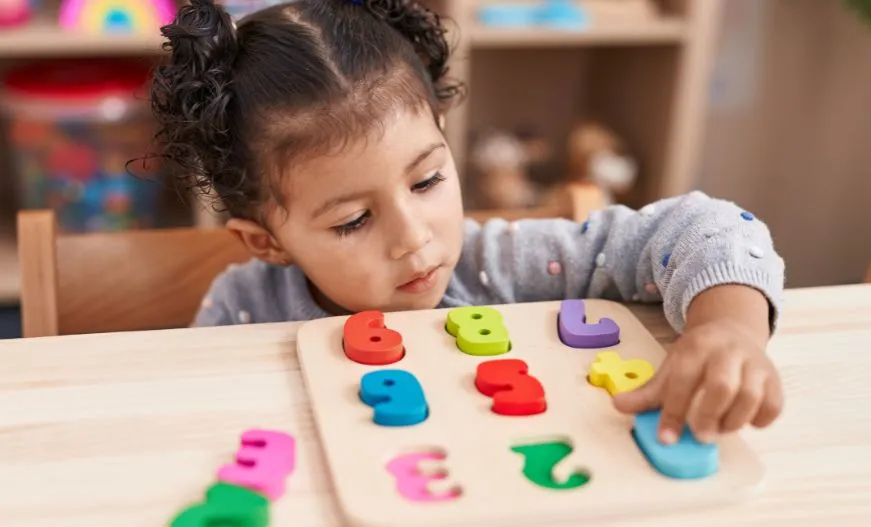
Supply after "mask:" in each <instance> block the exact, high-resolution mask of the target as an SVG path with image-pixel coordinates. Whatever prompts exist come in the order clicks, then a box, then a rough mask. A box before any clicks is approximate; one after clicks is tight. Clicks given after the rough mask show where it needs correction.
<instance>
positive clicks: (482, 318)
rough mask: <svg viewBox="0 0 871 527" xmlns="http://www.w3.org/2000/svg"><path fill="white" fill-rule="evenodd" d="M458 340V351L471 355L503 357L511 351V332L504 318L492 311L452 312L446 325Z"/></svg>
mask: <svg viewBox="0 0 871 527" xmlns="http://www.w3.org/2000/svg"><path fill="white" fill-rule="evenodd" d="M445 329H446V330H447V332H448V333H450V334H451V335H453V336H454V337H456V338H457V347H459V348H460V351H462V352H463V353H466V354H468V355H477V356H485V355H486V356H489V355H502V354H503V353H508V352H509V351H511V341H510V339H509V338H508V329H507V328H506V327H505V326H504V325H503V324H502V314H501V313H500V312H499V311H497V310H495V309H493V308H492V307H474V306H467V307H458V308H455V309H452V310H450V311H448V321H447V324H446V325H445Z"/></svg>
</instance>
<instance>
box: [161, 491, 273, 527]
mask: <svg viewBox="0 0 871 527" xmlns="http://www.w3.org/2000/svg"><path fill="white" fill-rule="evenodd" d="M218 525H228V526H230V525H232V526H234V527H266V526H267V525H269V500H268V499H267V498H266V496H263V495H262V494H260V493H258V492H255V491H252V490H249V489H247V488H244V487H239V486H237V485H231V484H229V483H215V484H214V485H212V486H211V487H209V490H208V491H206V499H205V501H204V502H202V503H197V504H195V505H192V506H190V507H188V508H186V509H185V510H183V511H181V512H180V513H179V514H178V515H177V516H176V517H175V518H173V520H172V523H170V527H213V526H218Z"/></svg>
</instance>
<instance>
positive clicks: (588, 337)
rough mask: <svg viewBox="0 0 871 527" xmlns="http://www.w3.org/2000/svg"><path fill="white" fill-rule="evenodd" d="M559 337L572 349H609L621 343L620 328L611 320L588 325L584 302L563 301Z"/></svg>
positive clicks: (560, 311)
mask: <svg viewBox="0 0 871 527" xmlns="http://www.w3.org/2000/svg"><path fill="white" fill-rule="evenodd" d="M559 337H560V340H562V341H563V344H565V345H566V346H570V347H572V348H607V347H609V346H616V345H617V344H619V343H620V328H619V327H618V326H617V323H616V322H614V321H613V320H611V319H610V318H603V319H601V320H600V321H599V322H597V323H596V324H587V312H586V307H585V305H584V301H583V300H563V301H562V304H560V309H559Z"/></svg>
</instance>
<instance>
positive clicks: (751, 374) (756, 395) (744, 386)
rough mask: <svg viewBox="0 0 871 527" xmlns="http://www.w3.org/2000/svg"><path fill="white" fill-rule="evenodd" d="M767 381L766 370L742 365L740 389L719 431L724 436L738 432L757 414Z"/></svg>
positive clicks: (751, 364)
mask: <svg viewBox="0 0 871 527" xmlns="http://www.w3.org/2000/svg"><path fill="white" fill-rule="evenodd" d="M767 380H768V370H766V369H763V368H759V367H758V366H757V365H754V364H753V363H752V362H747V363H745V364H744V371H743V378H742V380H741V387H740V388H739V389H738V393H737V395H736V396H735V401H734V403H733V404H732V408H730V409H729V411H728V412H727V413H726V415H725V416H724V417H723V420H722V421H721V424H720V431H721V432H722V433H724V434H728V433H730V432H735V431H737V430H740V429H741V427H743V426H744V425H745V424H747V423H749V422H750V420H751V419H753V417H754V416H755V415H756V414H757V413H758V412H759V407H760V406H761V405H762V399H763V398H764V397H765V382H766V381H767Z"/></svg>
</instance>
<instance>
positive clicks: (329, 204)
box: [311, 142, 445, 219]
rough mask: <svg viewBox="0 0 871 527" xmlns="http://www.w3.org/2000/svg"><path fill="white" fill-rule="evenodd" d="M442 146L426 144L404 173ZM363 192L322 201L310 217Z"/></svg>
mask: <svg viewBox="0 0 871 527" xmlns="http://www.w3.org/2000/svg"><path fill="white" fill-rule="evenodd" d="M443 148H445V143H444V142H438V143H433V144H431V145H429V146H427V147H426V148H424V149H423V150H421V152H420V154H418V155H417V157H415V158H414V161H412V162H411V163H409V164H408V166H407V167H405V173H406V174H408V173H410V172H411V171H412V170H414V169H415V168H417V166H418V165H420V164H421V163H423V162H424V161H425V160H426V159H427V158H428V157H429V156H431V155H433V154H434V153H435V152H437V151H439V150H441V149H443ZM365 194H366V193H365V192H353V193H350V194H343V195H341V196H338V197H335V198H333V199H331V200H329V201H327V202H326V203H324V204H323V205H321V206H320V207H318V208H317V209H315V211H314V212H313V213H312V215H311V217H312V219H315V218H317V217H318V216H320V215H321V214H323V213H325V212H327V211H328V210H330V209H331V208H333V207H335V206H336V205H338V204H340V203H344V202H346V201H353V200H355V199H360V198H361V197H363V196H364V195H365Z"/></svg>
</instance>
